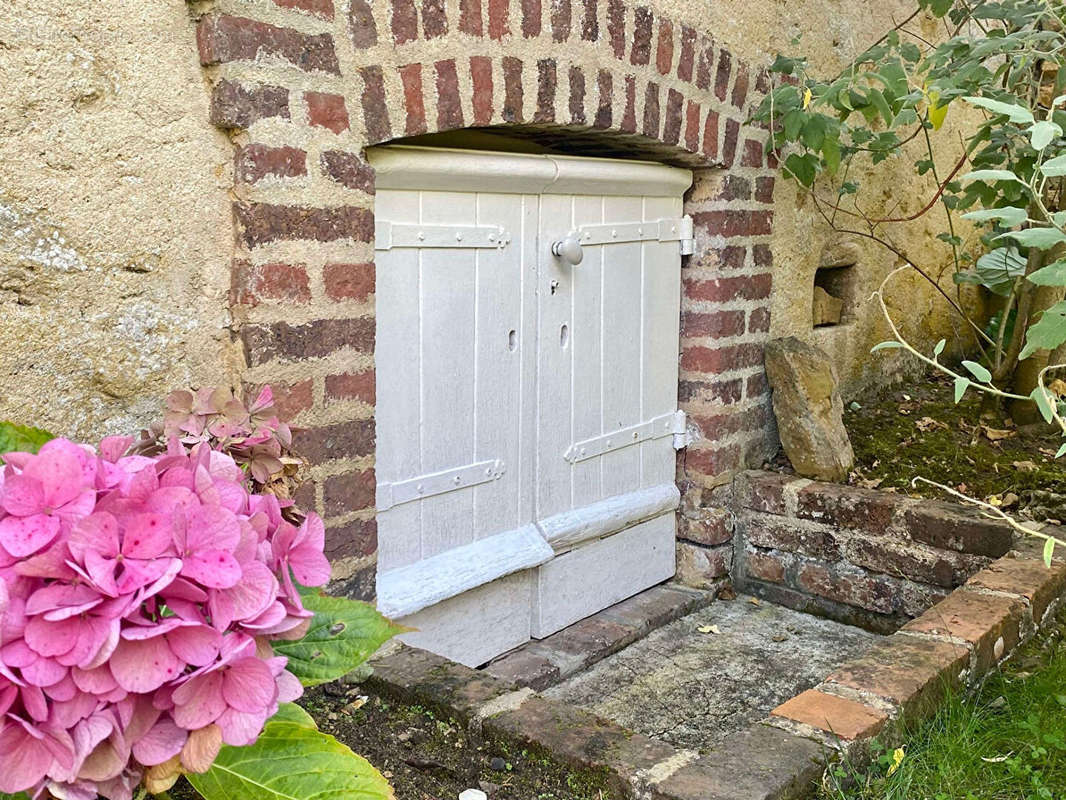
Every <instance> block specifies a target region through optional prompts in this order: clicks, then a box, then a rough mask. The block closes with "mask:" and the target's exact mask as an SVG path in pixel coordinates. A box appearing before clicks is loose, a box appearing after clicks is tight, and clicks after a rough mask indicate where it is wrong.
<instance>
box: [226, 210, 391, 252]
mask: <svg viewBox="0 0 1066 800" xmlns="http://www.w3.org/2000/svg"><path fill="white" fill-rule="evenodd" d="M235 210H236V215H237V223H238V226H239V230H240V232H241V234H240V235H241V241H242V242H243V243H244V245H245V246H246V247H257V246H259V245H261V244H265V243H267V242H275V241H279V240H298V239H309V240H313V241H319V242H334V241H337V240H340V239H352V240H354V241H357V242H369V241H371V240H372V239H373V237H374V215H373V213H371V211H370V210H369V209H366V208H356V207H353V206H340V207H336V208H303V207H298V206H279V205H271V204H269V203H237V204H236V205H235Z"/></svg>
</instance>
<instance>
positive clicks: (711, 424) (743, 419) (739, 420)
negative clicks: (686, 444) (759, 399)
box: [689, 406, 770, 442]
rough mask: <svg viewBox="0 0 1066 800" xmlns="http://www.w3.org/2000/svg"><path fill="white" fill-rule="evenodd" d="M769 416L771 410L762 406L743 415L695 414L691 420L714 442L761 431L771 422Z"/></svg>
mask: <svg viewBox="0 0 1066 800" xmlns="http://www.w3.org/2000/svg"><path fill="white" fill-rule="evenodd" d="M769 415H770V411H769V408H767V407H766V406H762V407H755V408H748V409H745V410H744V412H743V413H741V412H731V413H728V414H701V413H698V412H693V413H692V414H691V415H690V417H689V418H690V419H691V420H692V422H693V423H694V424H695V425H696V426H698V427H699V429H700V431H702V432H703V435H704V437H705V438H707V439H709V440H711V441H712V442H713V441H718V440H721V439H725V438H726V437H728V436H731V435H733V434H735V433H740V432H741V431H757V430H760V429H762V428H763V427H764V426H765V425H766V423H767V422H768V421H769Z"/></svg>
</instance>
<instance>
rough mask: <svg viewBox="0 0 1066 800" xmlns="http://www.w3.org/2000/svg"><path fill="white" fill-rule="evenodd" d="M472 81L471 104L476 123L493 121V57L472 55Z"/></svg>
mask: <svg viewBox="0 0 1066 800" xmlns="http://www.w3.org/2000/svg"><path fill="white" fill-rule="evenodd" d="M470 81H471V83H472V85H473V87H472V88H473V96H472V98H471V104H472V106H473V112H474V124H475V125H488V124H489V123H490V122H491V121H492V59H491V58H488V57H487V56H471V57H470Z"/></svg>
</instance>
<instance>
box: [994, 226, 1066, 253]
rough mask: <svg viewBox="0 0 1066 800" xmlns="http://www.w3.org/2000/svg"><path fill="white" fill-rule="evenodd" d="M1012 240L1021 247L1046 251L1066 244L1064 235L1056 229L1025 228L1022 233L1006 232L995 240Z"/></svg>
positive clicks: (1065, 234)
mask: <svg viewBox="0 0 1066 800" xmlns="http://www.w3.org/2000/svg"><path fill="white" fill-rule="evenodd" d="M1006 238H1010V239H1014V241H1016V242H1017V243H1018V244H1020V245H1021V246H1022V247H1035V248H1036V249H1037V250H1047V249H1048V248H1050V247H1054V246H1055V245H1057V244H1058V243H1059V242H1066V233H1063V232H1062V231H1060V230H1058V229H1057V228H1026V229H1025V230H1024V231H1008V232H1007V233H1004V234H1003V235H1002V236H997V237H996V239H1006Z"/></svg>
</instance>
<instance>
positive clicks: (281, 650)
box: [272, 593, 408, 686]
mask: <svg viewBox="0 0 1066 800" xmlns="http://www.w3.org/2000/svg"><path fill="white" fill-rule="evenodd" d="M303 603H304V606H305V607H306V608H307V609H308V610H309V611H314V612H315V618H314V619H313V620H312V621H311V627H310V628H309V629H308V631H307V634H306V635H305V636H304V637H303V638H302V639H298V640H296V641H291V642H288V641H281V640H278V641H275V642H273V643H272V644H273V645H274V652H275V653H277V654H278V655H279V656H285V657H286V658H288V659H289V665H288V670H289V672H291V673H292V674H293V675H295V676H296V677H297V678H299V679H300V682H301V683H302V684H303V685H304V686H317V685H318V684H320V683H329V682H330V681H335V680H337V679H338V678H340V677H342V676H344V675H347V674H348V673H349V672H351V671H352V670H353V669H355V668H356V667H358V666H359V665H360V664H362V663H363V662H364V661H366V660H367V659H368V658H370V656H371V655H373V654H374V651H375V650H377V649H378V648H379V647H381V645H383V644H384V643H385V642H387V641H388V640H389V639H391V638H392V637H393V636H396V635H397V634H400V633H403V632H404V631H405V630H408V629H407V628H404V627H403V626H402V625H397V624H396V623H394V622H391V621H390V620H388V619H386V618H385V617H383V616H382V615H381V614H380V613H378V610H377V609H376V608H374V607H373V606H371V605H369V604H368V603H363V602H360V601H358V600H349V599H347V598H344V597H332V596H330V595H326V594H316V593H306V594H304V595H303Z"/></svg>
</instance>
